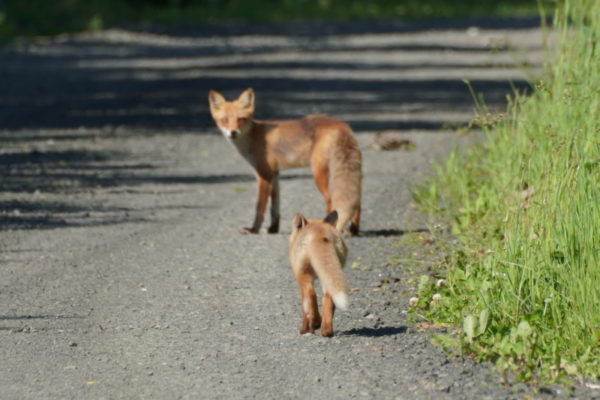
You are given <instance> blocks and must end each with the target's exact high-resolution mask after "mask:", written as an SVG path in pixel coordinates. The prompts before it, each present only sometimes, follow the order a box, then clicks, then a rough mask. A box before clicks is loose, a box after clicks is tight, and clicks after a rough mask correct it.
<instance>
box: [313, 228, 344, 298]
mask: <svg viewBox="0 0 600 400" xmlns="http://www.w3.org/2000/svg"><path fill="white" fill-rule="evenodd" d="M309 246H310V247H312V248H311V249H310V251H309V254H310V263H311V265H312V267H313V269H314V270H315V272H316V274H317V276H318V277H319V280H320V281H321V285H322V286H323V293H328V294H329V295H331V297H332V298H333V302H334V303H335V305H336V307H338V308H339V309H340V310H346V309H348V303H349V301H348V284H347V283H346V277H345V276H344V272H343V271H342V264H341V263H340V259H339V258H338V255H337V254H336V251H335V248H334V246H333V244H332V243H331V242H330V239H328V238H327V237H315V238H314V239H313V240H312V241H311V243H310V245H309Z"/></svg>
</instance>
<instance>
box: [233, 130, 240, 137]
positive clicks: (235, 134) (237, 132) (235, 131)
mask: <svg viewBox="0 0 600 400" xmlns="http://www.w3.org/2000/svg"><path fill="white" fill-rule="evenodd" d="M239 134H240V131H239V129H233V130H232V131H231V138H232V139H235V137H236V136H237V135H239Z"/></svg>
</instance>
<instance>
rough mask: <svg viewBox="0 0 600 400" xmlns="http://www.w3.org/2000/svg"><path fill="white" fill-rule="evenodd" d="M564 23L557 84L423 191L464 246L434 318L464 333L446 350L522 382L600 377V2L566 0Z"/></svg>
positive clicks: (513, 107) (554, 74)
mask: <svg viewBox="0 0 600 400" xmlns="http://www.w3.org/2000/svg"><path fill="white" fill-rule="evenodd" d="M555 27H556V29H557V30H558V31H559V32H560V39H559V49H558V53H557V55H556V56H555V57H554V58H553V59H552V60H551V61H550V62H548V64H547V69H546V70H547V71H546V72H547V78H546V79H544V80H543V81H541V82H538V83H537V85H536V90H535V92H534V93H533V94H532V95H531V96H529V97H527V98H525V97H522V96H519V95H515V96H514V97H513V99H512V102H511V104H510V106H509V112H508V114H507V117H506V118H505V120H504V121H503V122H502V123H500V124H498V125H496V126H494V127H492V128H485V129H484V131H485V135H486V138H485V140H484V142H483V143H482V144H481V145H478V146H476V147H474V148H472V149H470V151H469V152H468V153H467V154H459V153H454V154H452V155H451V156H450V157H449V159H448V160H447V162H446V163H445V164H444V165H442V166H440V167H439V169H438V172H437V176H435V178H433V179H432V180H431V181H430V182H428V183H427V184H426V185H424V186H422V187H420V188H419V189H418V190H416V191H415V198H416V200H417V202H418V204H420V205H421V206H422V207H424V208H425V209H426V210H428V211H430V212H440V213H442V214H443V215H446V216H447V217H448V218H450V219H451V220H452V223H453V227H454V229H455V232H456V233H457V234H458V236H459V237H460V240H461V245H460V249H459V251H456V252H455V254H454V256H452V259H451V260H449V263H448V271H447V273H448V276H447V286H445V287H444V288H442V289H437V288H435V289H436V290H441V291H442V300H441V301H439V302H438V303H437V304H435V305H430V306H428V307H429V308H428V313H429V316H430V317H431V318H433V319H436V320H438V321H443V322H450V323H453V324H455V325H458V326H461V327H462V330H461V334H460V335H458V339H456V338H455V339H451V338H439V340H440V343H441V344H442V345H451V346H459V347H461V348H462V350H463V352H465V353H466V354H471V355H473V356H476V357H478V358H479V359H481V360H492V361H494V362H496V365H497V366H498V368H499V369H500V370H501V371H503V372H508V371H510V372H513V373H516V374H517V377H518V378H520V379H523V380H531V379H541V380H549V379H550V380H559V379H561V378H562V377H565V376H571V377H578V378H580V379H590V378H591V379H598V378H600V69H599V68H600V67H599V66H600V2H598V1H596V0H579V1H575V0H565V2H564V3H563V4H562V5H561V6H560V8H559V9H558V10H557V11H556V16H555ZM433 290H434V288H431V285H430V286H428V285H424V286H423V287H422V288H421V291H422V292H423V293H422V294H421V297H422V298H423V297H425V296H426V295H429V296H430V295H431V292H432V291H433ZM425 304H426V302H425V301H421V306H425Z"/></svg>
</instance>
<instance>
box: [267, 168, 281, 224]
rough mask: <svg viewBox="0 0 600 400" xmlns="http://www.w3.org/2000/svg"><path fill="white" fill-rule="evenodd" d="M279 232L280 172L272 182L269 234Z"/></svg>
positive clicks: (274, 176)
mask: <svg viewBox="0 0 600 400" xmlns="http://www.w3.org/2000/svg"><path fill="white" fill-rule="evenodd" d="M277 232H279V172H276V173H275V174H274V175H273V180H272V181H271V226H269V233H277Z"/></svg>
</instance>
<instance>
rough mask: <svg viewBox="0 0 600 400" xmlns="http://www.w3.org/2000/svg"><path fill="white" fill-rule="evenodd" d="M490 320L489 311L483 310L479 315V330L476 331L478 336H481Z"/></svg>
mask: <svg viewBox="0 0 600 400" xmlns="http://www.w3.org/2000/svg"><path fill="white" fill-rule="evenodd" d="M489 319H490V310H488V309H487V308H484V309H483V310H481V312H480V313H479V329H478V330H477V334H478V335H483V333H484V332H485V330H486V329H487V326H488V321H489Z"/></svg>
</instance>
